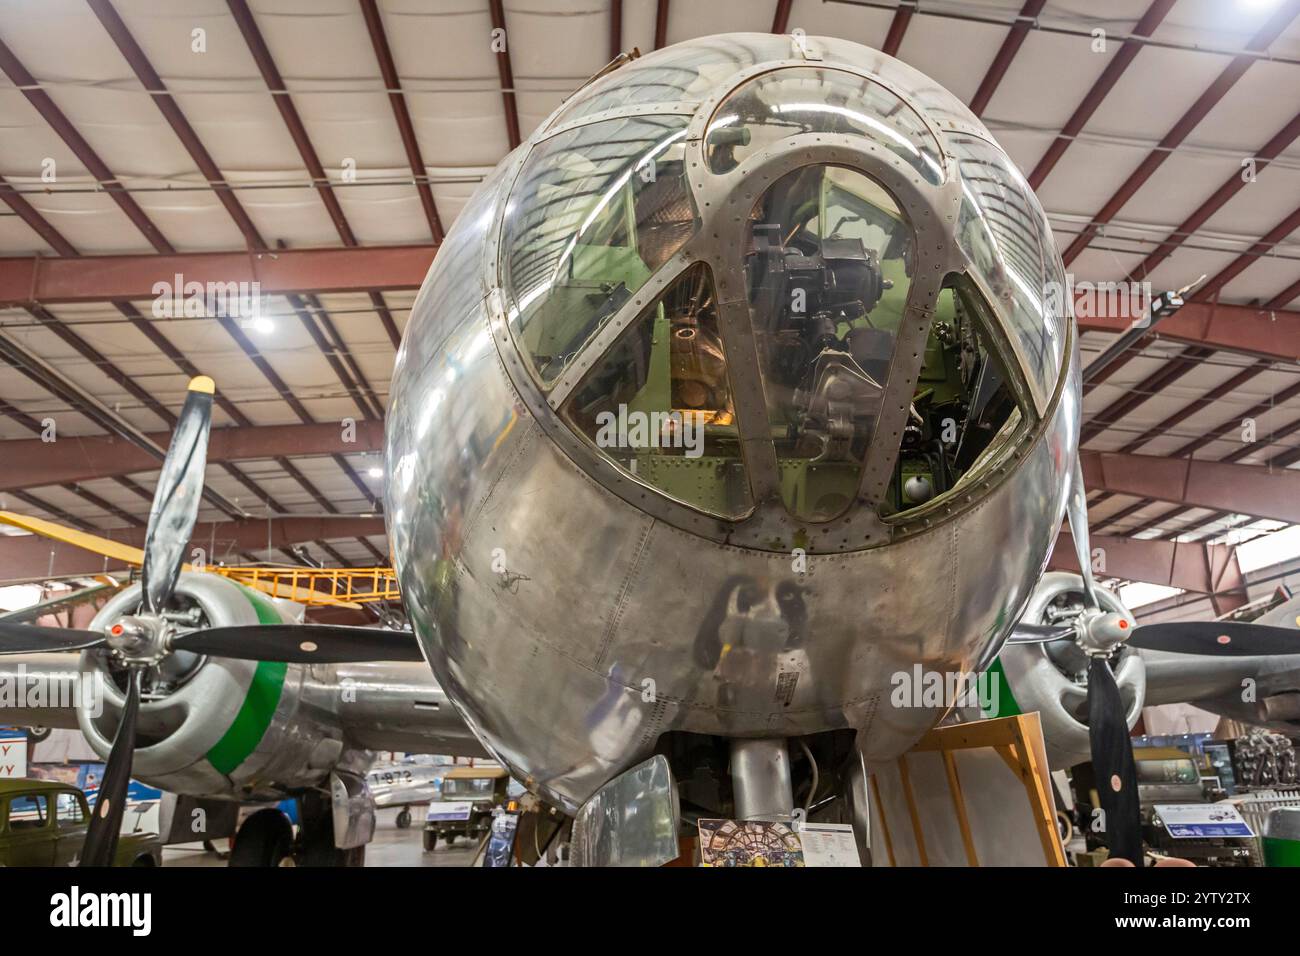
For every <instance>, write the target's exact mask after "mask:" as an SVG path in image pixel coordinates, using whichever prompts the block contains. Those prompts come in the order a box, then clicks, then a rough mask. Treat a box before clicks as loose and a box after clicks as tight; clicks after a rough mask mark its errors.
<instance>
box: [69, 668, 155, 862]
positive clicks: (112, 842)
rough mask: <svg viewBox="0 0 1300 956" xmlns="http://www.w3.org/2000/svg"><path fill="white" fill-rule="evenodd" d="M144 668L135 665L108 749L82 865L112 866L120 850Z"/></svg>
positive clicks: (82, 853)
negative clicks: (118, 848)
mask: <svg viewBox="0 0 1300 956" xmlns="http://www.w3.org/2000/svg"><path fill="white" fill-rule="evenodd" d="M143 673H144V672H143V669H142V668H139V667H132V668H131V670H130V678H129V680H128V684H127V691H126V706H125V707H123V708H122V722H121V723H120V724H118V725H117V734H116V735H115V736H114V737H113V749H112V750H110V751H109V752H108V765H107V766H106V767H105V768H104V779H103V780H101V781H100V783H99V799H98V800H96V801H95V811H94V813H93V814H91V817H90V829H89V830H88V831H87V833H86V843H85V845H84V846H83V847H82V850H81V865H82V866H112V865H113V857H114V855H115V854H116V853H117V837H118V834H119V833H120V832H121V830H122V811H123V810H125V809H126V791H127V787H128V786H129V785H130V783H131V760H132V758H133V757H134V756H135V723H136V718H137V717H138V716H139V714H140V681H141V680H142V679H143Z"/></svg>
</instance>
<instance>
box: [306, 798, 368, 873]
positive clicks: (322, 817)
mask: <svg viewBox="0 0 1300 956" xmlns="http://www.w3.org/2000/svg"><path fill="white" fill-rule="evenodd" d="M298 806H299V808H300V812H301V815H302V823H301V824H300V825H299V827H298V848H297V853H296V854H295V857H296V858H297V861H298V865H299V866H364V865H365V862H366V848H365V847H364V846H359V847H354V848H352V849H350V850H340V849H339V848H338V847H336V846H335V845H334V812H333V807H332V806H331V804H330V798H329V795H328V794H324V793H317V792H316V791H314V790H309V791H308V792H306V793H304V794H303V795H302V796H301V797H300V798H299V799H298Z"/></svg>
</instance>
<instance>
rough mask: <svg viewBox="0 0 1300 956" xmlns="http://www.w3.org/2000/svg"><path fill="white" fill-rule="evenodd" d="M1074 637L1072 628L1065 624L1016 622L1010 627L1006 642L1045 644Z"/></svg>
mask: <svg viewBox="0 0 1300 956" xmlns="http://www.w3.org/2000/svg"><path fill="white" fill-rule="evenodd" d="M1073 637H1074V628H1073V627H1070V626H1069V625H1065V624H1023V623H1022V624H1017V625H1016V626H1015V627H1014V628H1012V629H1011V636H1010V637H1008V638H1007V643H1008V644H1046V643H1047V642H1048V641H1064V640H1070V639H1073Z"/></svg>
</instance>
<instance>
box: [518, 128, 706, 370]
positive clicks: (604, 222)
mask: <svg viewBox="0 0 1300 956" xmlns="http://www.w3.org/2000/svg"><path fill="white" fill-rule="evenodd" d="M687 119H688V118H687V117H682V116H636V117H629V118H626V119H617V120H609V121H606V122H600V123H593V124H591V125H588V126H583V127H579V128H577V129H574V130H570V131H569V132H567V133H561V134H559V135H557V136H553V137H551V138H550V139H548V140H545V141H544V142H542V143H541V144H540V145H539V146H537V148H536V149H535V150H534V151H533V153H532V154H531V155H530V156H529V157H528V160H527V162H526V163H525V164H524V167H523V169H522V170H521V171H520V174H519V179H518V182H517V183H516V185H515V188H514V191H513V193H512V194H511V197H510V200H509V203H508V205H507V207H506V214H505V223H504V229H503V255H502V272H503V278H504V287H505V293H506V297H507V310H508V317H509V321H510V327H511V330H512V331H513V333H514V335H515V339H516V342H517V343H518V345H519V346H520V348H521V349H522V351H523V352H524V353H525V355H526V356H527V357H528V358H529V360H530V362H529V364H530V365H531V367H532V369H533V371H534V374H535V375H536V376H537V379H538V381H539V382H540V383H541V385H542V386H543V388H549V387H550V386H551V385H552V384H553V383H554V382H555V379H556V378H557V377H558V376H559V374H560V373H561V372H562V371H563V369H564V368H565V367H566V365H567V364H568V363H569V362H571V361H572V359H573V357H574V355H576V354H577V352H578V351H579V350H580V349H581V347H582V346H583V344H584V343H586V342H587V341H588V340H589V339H590V338H591V337H592V336H593V335H595V334H596V332H598V331H599V330H600V328H601V327H602V326H603V325H604V324H605V323H606V322H607V321H608V320H609V319H610V318H611V317H612V316H613V315H614V314H615V313H616V312H617V311H618V310H619V307H620V306H622V305H623V303H625V302H627V301H628V299H630V298H631V297H632V295H633V294H634V293H635V292H636V290H637V289H639V288H641V286H642V285H643V284H644V283H645V281H646V280H647V279H648V278H649V277H650V275H651V273H653V272H654V271H655V270H656V269H658V268H659V267H660V266H661V265H663V264H664V263H665V262H667V261H668V259H670V258H671V257H672V256H673V254H674V253H676V252H677V250H678V249H680V248H681V247H682V245H683V244H684V243H685V242H686V240H687V239H689V238H690V236H691V234H692V233H693V232H694V231H695V211H694V208H693V206H692V203H691V199H690V194H689V192H688V190H687V186H686V180H685V171H684V165H685V164H684V161H683V140H684V139H685V136H686V123H687Z"/></svg>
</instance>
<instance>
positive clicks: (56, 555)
mask: <svg viewBox="0 0 1300 956" xmlns="http://www.w3.org/2000/svg"><path fill="white" fill-rule="evenodd" d="M95 533H96V534H98V535H99V536H100V537H102V538H109V539H111V540H113V541H119V542H122V543H125V544H129V545H132V546H133V547H137V548H139V547H142V546H143V545H144V536H145V529H144V528H114V529H111V530H107V531H97V532H95ZM384 533H385V531H384V521H383V519H382V518H360V517H352V516H346V517H337V518H305V517H283V518H270V519H263V520H260V521H259V520H256V519H250V520H247V521H218V522H215V523H209V522H200V523H199V524H197V525H195V528H194V534H193V535H192V536H191V537H190V541H191V543H192V544H193V545H194V546H195V547H198V548H202V549H203V550H204V551H205V552H209V551H210V550H211V549H212V545H213V542H214V541H215V542H216V548H215V553H208V560H209V561H210V562H216V561H221V560H224V559H225V558H226V556H227V555H230V554H239V553H241V552H250V553H254V554H256V553H259V552H261V553H263V554H264V553H265V551H266V548H267V546H268V544H269V545H270V547H271V548H272V549H273V550H278V549H281V548H287V547H289V546H290V545H294V544H302V543H306V542H311V541H324V540H327V539H343V538H361V539H363V540H364V539H365V538H366V537H370V536H377V535H383V534H384ZM185 553H186V554H188V553H189V548H186V552H185ZM126 567H127V565H126V564H124V563H122V562H120V561H113V560H110V559H107V558H104V557H103V556H102V555H98V554H94V553H92V552H90V551H85V550H83V549H81V548H77V547H74V546H72V545H70V544H65V543H63V542H61V541H51V540H49V539H47V538H42V537H40V536H39V535H8V536H3V537H0V581H11V582H12V581H30V580H36V579H40V578H42V577H61V576H64V575H70V574H95V573H99V572H102V571H115V570H121V569H123V568H126Z"/></svg>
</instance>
